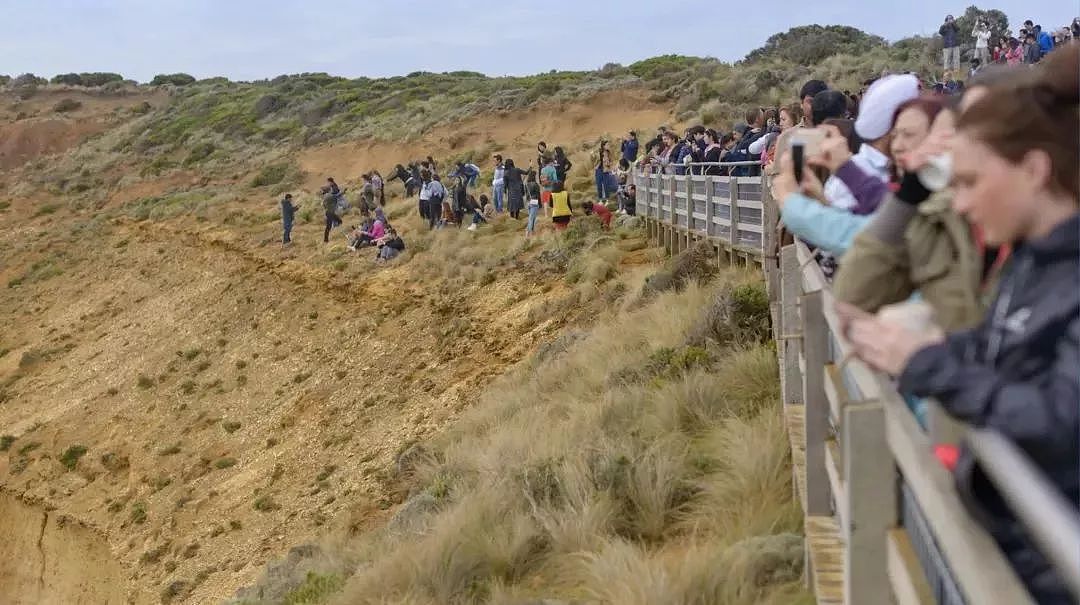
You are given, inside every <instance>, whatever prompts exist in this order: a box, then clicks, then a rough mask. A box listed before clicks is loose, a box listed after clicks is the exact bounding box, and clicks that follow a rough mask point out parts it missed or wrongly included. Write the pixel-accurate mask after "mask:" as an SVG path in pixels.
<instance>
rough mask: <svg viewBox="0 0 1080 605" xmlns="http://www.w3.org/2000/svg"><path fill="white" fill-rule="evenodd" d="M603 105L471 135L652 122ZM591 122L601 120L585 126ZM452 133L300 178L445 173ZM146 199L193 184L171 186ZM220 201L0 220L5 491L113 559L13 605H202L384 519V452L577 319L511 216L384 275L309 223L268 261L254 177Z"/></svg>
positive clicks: (49, 204) (460, 404)
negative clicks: (162, 211)
mask: <svg viewBox="0 0 1080 605" xmlns="http://www.w3.org/2000/svg"><path fill="white" fill-rule="evenodd" d="M597 103H598V104H597V106H596V108H592V107H589V106H586V107H581V108H576V107H571V108H565V109H564V110H561V113H562V114H564V115H570V116H578V117H573V118H571V120H570V122H571V124H569V125H564V126H559V127H558V128H556V126H555V125H556V124H558V123H560V122H558V116H559V115H560V110H557V109H554V108H552V109H546V110H538V111H536V112H531V113H529V114H525V115H523V116H520V117H517V116H515V117H510V118H507V122H506V123H505V124H504V123H502V122H500V123H499V124H498V125H496V126H491V127H486V128H485V127H482V124H481V123H480V122H477V123H475V124H469V125H466V126H465V127H463V129H462V131H463V132H467V133H471V134H467V135H465V136H467V137H479V138H478V139H477V140H480V139H483V140H489V139H490V140H493V141H494V142H495V144H496V145H501V146H504V147H505V148H515V146H521V147H522V148H525V147H526V146H527V147H529V148H531V146H532V141H531V138H532V137H533V136H539V133H542V132H548V131H547V130H546V129H547V128H548V127H551V128H552V129H553V130H555V131H556V133H557V136H559V137H561V138H562V140H563V141H565V142H566V143H567V144H575V143H576V142H578V141H582V140H586V139H589V138H592V137H593V136H595V135H596V134H599V133H602V132H611V133H613V134H616V133H618V132H621V131H622V130H625V129H627V128H630V127H639V126H645V125H648V124H649V123H650V122H656V121H661V119H662V118H663V115H664V114H666V111H665V110H664V109H662V108H656V107H653V106H649V105H648V104H638V103H637V102H635V101H634V99H633V97H632V96H631V95H628V94H627V95H623V96H619V95H612V96H607V97H604V98H602V99H600V100H598V101H597ZM623 104H625V105H627V106H628V107H629V108H630V109H629V110H628V111H623V112H620V111H618V107H620V106H622V105H623ZM597 108H598V109H602V110H603V112H604V114H605V116H606V117H599V116H597V117H588V116H589V115H591V113H592V112H593V111H594V109H597ZM608 113H610V114H611V115H610V116H608V115H607V114H608ZM574 120H580V122H579V123H578V125H577V127H579V128H581V131H580V135H574V134H573V133H575V132H578V131H577V130H576V129H575V127H574V126H573V124H572V122H573V121H574ZM622 120H625V121H622ZM9 126H10V125H9ZM0 127H2V126H0ZM452 132H453V131H452V130H451V129H447V130H446V131H445V132H441V133H436V134H433V135H432V139H431V143H432V146H433V148H432V149H431V150H430V151H429V150H428V149H417V148H416V147H415V146H410V147H409V148H398V147H394V146H392V145H385V144H380V145H365V146H362V147H360V148H359V150H357V149H352V148H347V149H342V148H340V147H338V148H334V149H321V150H316V151H313V152H309V153H307V154H305V155H304V156H303V157H302V158H301V161H302V162H303V164H304V166H305V168H306V169H307V170H309V172H310V173H311V174H312V175H320V176H321V175H325V174H330V173H333V174H339V173H340V174H350V173H352V174H355V172H358V171H359V170H361V169H370V168H379V169H385V168H386V167H388V162H392V161H393V159H395V158H402V159H405V158H406V157H411V156H417V155H426V154H427V153H429V152H430V153H435V154H436V155H437V156H438V155H439V153H440V150H446V149H448V148H449V147H450V145H449V143H444V142H442V141H443V139H442V138H441V137H447V136H450V135H451V134H452ZM64 136H66V135H64ZM548 138H549V139H551V140H552V141H556V140H558V139H555V138H554V137H548ZM61 139H63V137H62V136H58V137H57V138H49V139H48V140H47V141H46V144H43V145H42V149H59V148H60V147H61V146H62V144H61V142H62V141H61ZM65 140H66V139H65ZM365 150H366V151H365ZM354 158H360V159H358V160H357V159H354ZM580 161H582V162H586V160H584V158H581V160H580ZM26 170H31V168H27V169H26ZM17 174H20V175H21V174H25V173H23V172H20V173H17ZM237 178H240V177H239V176H238V177H237ZM312 178H313V179H317V178H319V177H316V176H313V177H312ZM7 185H8V187H9V188H10V187H14V186H17V185H18V181H16V182H11V183H8V184H7ZM139 186H141V187H145V188H146V190H148V191H149V190H154V191H161V192H168V191H172V190H175V189H177V188H186V187H191V186H193V183H192V180H191V178H190V177H189V176H188V175H184V176H183V177H182V178H177V176H175V175H169V174H166V175H163V176H161V177H158V178H154V179H148V180H145V181H143V182H142V183H140V184H139ZM226 187H227V188H228V187H231V188H232V190H233V191H234V192H235V193H236V195H235V196H233V197H232V198H231V199H232V200H233V201H229V202H223V203H222V204H221V205H220V206H215V207H213V208H212V209H211V210H210V211H209V212H207V213H206V215H207V216H208V217H209V218H207V219H205V220H196V219H195V217H194V216H193V215H190V214H185V215H180V216H177V217H175V218H172V219H169V220H163V221H159V222H155V221H143V222H137V221H133V220H130V219H128V218H126V216H125V215H124V212H123V211H122V210H121V211H119V212H113V211H112V210H111V209H113V208H115V206H116V203H118V202H120V201H123V198H120V197H119V194H120V192H115V193H114V194H110V198H109V199H106V200H104V202H103V203H102V204H100V205H99V206H98V207H101V208H106V209H110V210H109V212H108V213H106V214H103V213H102V212H101V211H98V210H94V209H80V208H79V207H76V206H66V205H64V204H63V200H61V199H58V198H52V197H50V195H49V194H48V193H47V192H38V193H36V194H35V196H34V197H33V198H27V197H12V198H11V200H12V201H11V203H10V205H7V204H6V203H5V205H4V207H2V208H0V216H2V217H3V218H4V219H5V221H6V222H8V224H10V225H12V226H13V227H12V228H11V229H8V230H6V231H5V232H4V233H3V234H2V235H0V259H2V260H0V318H2V321H3V323H4V325H5V326H6V329H5V331H4V333H3V334H2V335H0V393H2V394H0V436H5V435H9V436H11V437H14V440H11V439H6V440H5V441H6V443H2V444H0V445H2V447H3V450H4V451H2V453H0V487H3V488H4V489H5V490H7V491H8V492H10V493H11V494H13V495H14V496H15V497H18V498H20V499H26V500H28V501H31V502H34V503H36V504H35V506H38V507H39V508H40V510H39V509H38V508H34V509H33V510H32V511H31V512H28V513H26V514H27V515H30V516H31V517H33V518H35V519H40V518H47V519H53V518H54V517H53V515H54V514H55V515H62V516H63V517H64V518H71V519H73V520H75V521H77V523H79V524H81V525H80V527H81V526H83V525H84V526H85V527H86V528H87V529H86V533H85V535H83V534H80V535H81V536H82V537H81V538H80V540H85V541H86V544H83V543H82V542H80V543H79V546H78V548H77V549H75V550H73V551H72V552H81V553H92V554H93V556H94V557H96V558H99V559H102V558H104V557H105V553H107V555H108V557H109V560H107V561H106V560H103V561H102V562H101V563H100V565H98V567H95V569H101V570H106V571H103V572H102V574H101V575H102V576H103V577H105V578H112V577H113V575H112V572H111V571H108V570H112V569H118V570H121V571H119V572H118V576H117V577H118V579H117V581H116V582H113V581H111V580H110V581H107V582H101V583H98V584H93V585H88V584H86V583H85V582H84V578H83V576H81V575H78V574H81V573H82V571H85V568H83V567H80V565H82V563H81V561H82V559H80V562H79V563H75V562H72V561H64V563H65V565H63V566H61V567H60V568H58V569H68V570H74V571H66V572H63V573H60V572H57V574H54V575H56V576H57V577H56V578H54V579H53V580H50V582H53V583H59V584H60V585H65V586H73V587H81V588H78V590H83V592H82V593H77V591H76V592H51V593H50V592H42V593H38V592H31V593H23V594H30V595H32V596H33V595H62V596H63V599H61V600H63V601H64V602H72V603H79V602H85V603H100V602H103V601H104V602H114V601H115V599H113V598H112V597H113V596H115V595H117V594H120V593H123V594H125V595H130V598H131V599H132V600H133V601H134V602H135V603H157V602H160V601H162V600H164V601H172V602H180V601H183V600H186V601H185V602H190V603H208V602H215V601H216V600H219V599H221V598H224V597H226V596H228V595H231V594H232V593H233V592H234V591H235V590H236V588H238V587H240V586H243V585H246V584H250V583H251V581H252V580H253V579H254V578H255V577H256V575H257V574H258V573H259V571H260V570H261V568H262V566H263V565H264V564H265V563H266V562H267V561H270V560H275V559H277V558H279V557H280V556H281V555H282V554H283V553H284V552H285V551H287V550H288V548H289V547H290V546H292V545H294V544H297V543H301V542H304V541H305V540H308V539H311V538H312V537H315V536H318V535H319V534H320V533H321V532H322V531H324V526H325V525H326V524H330V523H334V524H345V525H351V526H355V527H365V526H368V525H371V524H377V523H380V522H382V520H383V519H385V518H386V516H387V515H389V514H391V512H392V511H393V508H394V507H395V506H396V504H397V503H398V502H399V501H400V498H401V496H402V495H401V494H398V493H395V489H394V486H393V483H392V482H391V481H390V480H389V478H388V476H387V469H389V468H391V466H392V462H393V460H394V458H395V455H396V454H397V453H398V452H399V451H401V450H402V449H403V448H405V447H406V446H407V445H408V444H409V443H411V442H413V441H415V440H417V439H422V438H425V437H428V436H430V435H432V434H434V433H436V432H438V431H440V430H441V429H442V428H444V427H445V426H447V425H448V424H449V423H451V422H452V421H453V420H454V419H455V418H456V417H457V416H458V415H459V414H460V413H461V412H462V411H463V410H465V409H467V408H468V407H469V406H470V405H471V404H472V403H473V402H474V401H475V399H476V398H477V396H478V394H479V393H480V392H481V391H482V390H484V388H485V386H486V385H487V384H488V383H489V382H490V381H491V380H493V379H494V378H495V377H497V376H498V375H500V374H501V373H502V372H503V370H504V369H505V368H506V367H507V366H508V365H509V364H512V363H514V362H516V361H517V360H519V359H521V358H523V357H524V356H525V355H527V354H528V353H529V352H531V351H532V350H533V348H534V347H535V346H536V344H537V343H538V342H541V341H545V340H549V339H551V338H553V337H554V336H555V335H556V334H557V333H558V331H559V329H560V328H561V327H562V326H563V325H564V324H565V323H568V322H574V321H576V320H577V318H578V316H579V314H580V311H579V310H578V309H576V308H574V307H573V306H567V304H566V303H567V301H572V300H574V299H573V298H572V296H571V295H572V292H570V290H569V287H568V286H567V285H566V284H565V283H563V281H562V280H561V274H559V273H557V272H553V271H551V270H548V269H545V268H544V265H543V264H542V263H538V262H536V261H535V260H534V256H535V252H536V251H535V250H532V251H529V250H527V249H525V248H523V247H521V245H520V242H521V235H520V231H519V230H520V229H521V224H520V223H514V224H512V225H509V224H506V225H501V226H498V225H497V226H494V227H486V228H485V229H484V230H482V231H481V232H479V233H477V234H476V236H475V239H474V238H473V236H471V235H466V234H457V233H447V234H443V235H440V236H439V238H442V239H441V240H440V239H439V238H436V239H435V240H434V243H431V242H429V244H428V245H434V246H436V249H438V250H439V251H440V252H439V253H438V255H439V256H438V258H435V257H433V255H434V254H435V253H434V252H419V251H412V250H410V251H409V254H410V256H411V258H409V259H408V260H407V262H404V263H398V264H397V265H394V266H391V267H388V268H381V269H378V270H376V269H375V267H374V265H373V264H372V262H371V255H370V254H364V255H362V256H359V257H357V256H350V255H347V254H346V253H345V251H344V249H343V248H344V244H343V242H341V240H340V237H341V235H340V233H336V234H335V237H336V238H339V239H338V240H337V242H336V243H335V244H333V245H332V246H330V247H324V246H323V244H322V243H321V241H319V240H320V239H321V235H322V233H321V232H322V226H321V224H317V223H318V221H317V219H318V216H316V218H315V220H312V222H310V223H309V222H304V220H301V222H300V224H299V225H298V227H297V229H296V231H295V232H294V239H296V240H297V242H298V243H297V246H296V247H295V248H294V249H293V250H291V251H287V252H282V251H281V249H280V247H279V246H278V245H277V244H276V241H277V238H278V237H279V235H278V229H279V224H278V222H277V221H276V220H274V213H275V210H276V202H275V201H274V200H271V199H266V198H265V197H262V196H261V195H256V194H253V193H252V192H251V190H250V189H249V188H248V186H247V184H246V181H238V182H235V183H230V184H227V185H226ZM3 193H5V192H4V191H0V199H3V195H2V194H3ZM264 194H265V192H264ZM127 199H130V198H127ZM411 207H412V202H397V203H395V205H394V207H393V209H392V210H391V212H392V214H391V216H392V217H401V216H404V215H408V218H407V219H406V218H400V219H397V220H395V222H396V223H397V224H399V226H402V227H404V235H405V238H406V241H407V242H417V241H419V238H418V237H416V234H417V232H416V229H418V227H419V225H418V221H416V220H415V219H414V218H412V216H411V214H409V212H410V209H411ZM46 210H47V211H46ZM236 216H246V217H249V218H250V217H263V218H261V219H259V220H245V221H239V222H235V221H233V217H236ZM444 240H445V241H444ZM440 242H441V243H440ZM636 247H637V248H640V246H636ZM447 250H449V251H451V252H450V253H447ZM459 253H460V255H461V256H460V260H459V261H458V262H455V261H454V257H453V255H455V254H459ZM625 256H626V258H625V259H623V260H624V261H625V262H626V264H628V265H636V264H640V263H642V262H647V259H646V258H645V257H643V255H642V253H641V252H640V250H639V251H637V252H629V253H627V254H626V255H625ZM492 259H496V261H492ZM498 259H502V260H498ZM480 265H484V266H488V267H495V268H494V269H487V270H483V269H477V268H476V267H477V266H480ZM432 267H436V268H434V269H433V268H432ZM489 274H490V275H489ZM83 448H85V449H83ZM46 510H48V511H55V512H54V513H53V512H50V513H49V514H48V515H47V516H46V515H45V514H44V511H46ZM56 518H61V517H56ZM87 536H98V537H97V538H93V537H87ZM20 539H21V538H20ZM64 539H65V538H63V537H61V538H58V539H57V542H56V543H57V544H63V543H64V542H63V540H64ZM87 556H90V555H89V554H88V555H87ZM50 560H55V559H50ZM5 569H6V568H4V567H3V566H2V565H0V594H13V591H16V590H19V591H22V588H19V587H20V586H22V585H23V584H22V583H24V582H25V581H26V577H27V574H26V573H25V572H22V571H19V572H12V573H5V572H4V571H3V570H5ZM76 572H78V573H76ZM70 574H76V575H70ZM30 577H33V576H32V574H31V576H30ZM117 584H119V588H118V590H119V592H110V591H112V590H113V589H114V588H116V587H117V586H116V585H117ZM72 590H75V589H74V588H73V589H72ZM102 590H104V591H105V592H101V591H102ZM95 591H97V592H95ZM79 594H82V595H83V596H82V597H80V596H78V595H79ZM71 595H75V596H71ZM22 598H24V599H26V600H27V602H29V601H30V600H32V599H31V597H22Z"/></svg>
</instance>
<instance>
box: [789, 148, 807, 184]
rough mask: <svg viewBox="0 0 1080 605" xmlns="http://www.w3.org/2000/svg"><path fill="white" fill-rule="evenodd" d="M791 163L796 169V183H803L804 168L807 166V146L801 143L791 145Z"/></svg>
mask: <svg viewBox="0 0 1080 605" xmlns="http://www.w3.org/2000/svg"><path fill="white" fill-rule="evenodd" d="M791 163H792V165H793V166H794V167H795V182H796V183H802V179H803V167H805V166H806V146H805V145H804V144H803V143H802V142H800V141H796V142H793V143H792V144H791Z"/></svg>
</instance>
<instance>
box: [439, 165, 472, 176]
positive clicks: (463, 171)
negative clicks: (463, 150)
mask: <svg viewBox="0 0 1080 605" xmlns="http://www.w3.org/2000/svg"><path fill="white" fill-rule="evenodd" d="M447 176H449V177H451V178H453V177H455V176H463V177H466V178H472V177H474V176H480V168H479V167H477V166H476V165H475V164H465V165H464V166H462V167H461V168H457V169H455V170H454V171H453V172H451V173H450V174H448V175H447Z"/></svg>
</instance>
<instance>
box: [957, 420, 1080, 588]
mask: <svg viewBox="0 0 1080 605" xmlns="http://www.w3.org/2000/svg"><path fill="white" fill-rule="evenodd" d="M967 443H968V447H970V448H971V451H972V453H973V454H974V455H975V459H976V460H978V461H979V464H980V465H981V466H982V469H983V471H985V472H986V475H987V476H988V477H989V478H990V481H991V482H992V483H993V484H994V485H995V486H996V487H997V488H998V491H1000V492H1001V495H1002V497H1004V499H1005V502H1006V503H1007V504H1008V505H1009V508H1011V509H1012V511H1013V512H1014V513H1015V514H1016V516H1017V518H1018V519H1019V520H1020V523H1021V524H1022V525H1023V526H1024V528H1025V529H1026V530H1027V531H1028V532H1029V533H1030V534H1031V536H1032V538H1034V540H1035V543H1036V544H1038V547H1039V550H1040V551H1042V552H1043V553H1044V554H1045V555H1046V557H1047V559H1049V560H1050V563H1051V564H1052V565H1053V566H1054V568H1055V569H1056V570H1057V572H1058V574H1059V575H1060V576H1061V579H1062V580H1064V581H1065V584H1066V586H1067V587H1068V588H1069V591H1070V592H1072V594H1073V596H1074V597H1076V598H1077V599H1080V517H1078V516H1077V514H1076V511H1075V507H1074V506H1072V505H1070V504H1069V502H1067V501H1066V500H1065V498H1063V497H1062V496H1061V494H1060V492H1059V491H1058V490H1057V488H1055V487H1054V486H1053V485H1052V484H1051V483H1050V482H1049V481H1048V480H1047V479H1046V478H1045V477H1044V476H1043V473H1042V472H1041V471H1040V470H1039V469H1038V468H1036V467H1035V465H1034V464H1032V463H1031V461H1030V460H1029V459H1028V457H1027V456H1025V455H1024V453H1023V452H1021V451H1020V449H1019V448H1017V447H1016V445H1014V444H1013V443H1012V442H1011V441H1009V440H1008V439H1005V438H1004V437H1002V436H1001V435H1000V434H998V433H996V432H994V431H990V430H987V429H980V430H974V431H971V432H970V433H969V434H968V436H967Z"/></svg>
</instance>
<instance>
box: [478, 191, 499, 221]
mask: <svg viewBox="0 0 1080 605" xmlns="http://www.w3.org/2000/svg"><path fill="white" fill-rule="evenodd" d="M478 205H479V206H480V214H481V215H483V217H484V222H488V221H492V220H495V214H496V212H495V205H494V204H492V203H491V200H489V199H488V196H486V195H484V194H483V193H481V194H480V201H479V202H478Z"/></svg>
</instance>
